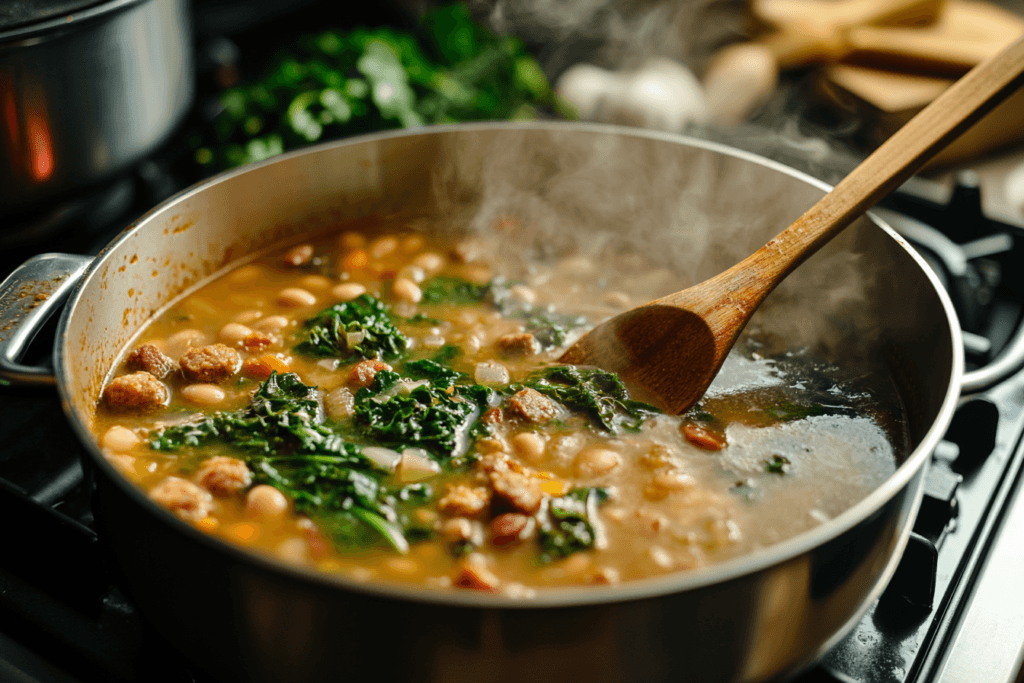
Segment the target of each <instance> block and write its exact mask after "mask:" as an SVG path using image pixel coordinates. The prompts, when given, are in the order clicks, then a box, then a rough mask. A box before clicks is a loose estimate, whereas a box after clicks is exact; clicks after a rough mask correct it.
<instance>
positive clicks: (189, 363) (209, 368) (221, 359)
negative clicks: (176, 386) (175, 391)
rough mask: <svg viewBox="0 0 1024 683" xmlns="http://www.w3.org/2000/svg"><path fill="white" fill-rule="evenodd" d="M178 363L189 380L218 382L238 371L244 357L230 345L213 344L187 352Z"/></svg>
mask: <svg viewBox="0 0 1024 683" xmlns="http://www.w3.org/2000/svg"><path fill="white" fill-rule="evenodd" d="M178 364H179V365H181V372H182V374H183V375H185V379H187V380H188V381H189V382H203V383H216V382H222V381H224V380H226V379H227V378H228V377H230V376H231V375H233V374H235V373H236V372H238V371H239V369H241V367H242V357H241V356H239V355H238V351H235V350H234V349H233V348H231V347H230V346H225V345H224V344H211V345H210V346H204V347H202V348H199V349H190V350H189V351H187V352H185V354H184V355H183V356H182V357H181V358H180V359H179V360H178Z"/></svg>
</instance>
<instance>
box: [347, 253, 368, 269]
mask: <svg viewBox="0 0 1024 683" xmlns="http://www.w3.org/2000/svg"><path fill="white" fill-rule="evenodd" d="M369 262H370V255H369V254H368V253H366V250H365V249H353V250H352V251H350V252H348V253H347V254H345V255H344V256H342V257H341V269H342V270H343V271H346V272H348V271H353V270H359V269H360V268H365V267H366V264H367V263H369Z"/></svg>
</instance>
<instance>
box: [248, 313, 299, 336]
mask: <svg viewBox="0 0 1024 683" xmlns="http://www.w3.org/2000/svg"><path fill="white" fill-rule="evenodd" d="M290 324H291V321H290V320H289V319H288V318H286V317H284V316H283V315H268V316H267V317H266V318H263V319H261V320H258V321H256V323H255V324H254V325H253V327H255V328H256V329H257V330H259V331H260V332H279V331H281V330H283V329H284V328H286V327H288V325H290Z"/></svg>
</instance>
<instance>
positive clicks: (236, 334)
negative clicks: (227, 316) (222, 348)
mask: <svg viewBox="0 0 1024 683" xmlns="http://www.w3.org/2000/svg"><path fill="white" fill-rule="evenodd" d="M250 334H252V330H251V329H250V328H248V327H246V326H245V325H242V324H241V323H228V324H227V325H225V326H224V327H222V328H220V332H219V333H218V334H217V337H218V338H219V339H220V340H221V341H222V342H224V343H225V344H227V345H228V346H234V345H236V344H241V343H242V340H243V339H245V338H246V337H248V336H249V335H250Z"/></svg>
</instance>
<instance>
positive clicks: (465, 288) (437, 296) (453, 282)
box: [423, 276, 587, 350]
mask: <svg viewBox="0 0 1024 683" xmlns="http://www.w3.org/2000/svg"><path fill="white" fill-rule="evenodd" d="M423 303H426V304H451V305H456V306H465V305H469V304H476V303H486V304H489V305H491V306H493V307H494V308H495V309H496V310H498V311H500V312H501V314H502V315H503V316H504V317H506V318H512V319H519V320H522V321H523V328H524V329H525V330H526V331H527V332H529V333H531V334H532V335H533V337H534V339H536V340H537V342H538V343H539V344H540V346H541V348H542V349H544V350H547V349H552V348H555V347H558V346H561V345H562V344H564V343H565V340H566V337H567V335H568V333H569V331H570V330H574V329H576V328H579V327H583V326H584V325H586V324H587V319H586V318H585V317H583V316H581V315H565V314H562V313H558V312H556V311H555V310H554V309H553V308H552V307H550V306H548V307H546V308H537V307H534V306H532V305H530V304H524V303H523V302H520V301H517V300H515V299H514V298H513V297H512V295H511V290H510V289H509V285H508V283H507V282H506V281H505V280H504V278H501V277H497V278H494V279H493V280H491V281H490V282H488V283H487V284H486V285H478V284H476V283H473V282H469V281H468V280H463V279H461V278H457V277H450V276H438V277H435V278H432V279H430V280H428V281H427V282H426V284H425V285H424V286H423Z"/></svg>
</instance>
